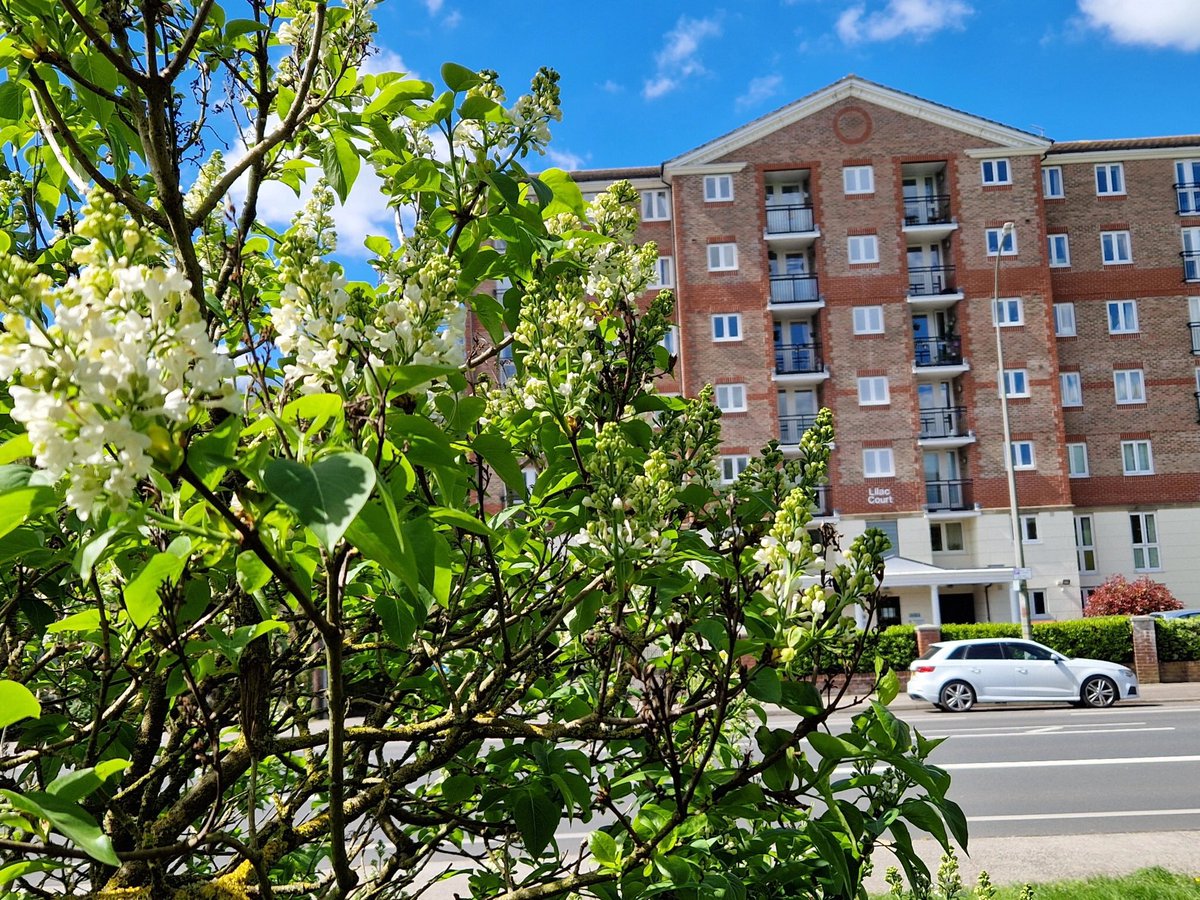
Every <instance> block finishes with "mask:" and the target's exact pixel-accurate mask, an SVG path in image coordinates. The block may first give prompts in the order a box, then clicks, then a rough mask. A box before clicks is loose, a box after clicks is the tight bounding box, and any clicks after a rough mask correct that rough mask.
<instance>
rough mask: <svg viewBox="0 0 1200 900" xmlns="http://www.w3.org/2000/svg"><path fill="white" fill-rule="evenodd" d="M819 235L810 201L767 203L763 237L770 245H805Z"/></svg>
mask: <svg viewBox="0 0 1200 900" xmlns="http://www.w3.org/2000/svg"><path fill="white" fill-rule="evenodd" d="M820 236H821V230H820V229H819V228H817V223H816V221H815V220H814V219H813V207H812V204H811V203H768V204H767V227H766V228H765V229H763V239H764V240H767V241H770V242H771V246H772V247H781V248H785V249H786V248H794V247H807V246H808V245H810V244H811V243H812V242H813V241H815V240H816V239H817V238H819V237H820Z"/></svg>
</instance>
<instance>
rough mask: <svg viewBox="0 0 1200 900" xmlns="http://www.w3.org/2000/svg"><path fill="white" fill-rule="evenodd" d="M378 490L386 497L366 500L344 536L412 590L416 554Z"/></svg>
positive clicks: (416, 580)
mask: <svg viewBox="0 0 1200 900" xmlns="http://www.w3.org/2000/svg"><path fill="white" fill-rule="evenodd" d="M380 494H381V497H383V498H386V499H382V500H380V501H379V502H371V503H368V504H367V505H366V506H364V507H363V508H362V511H361V512H359V514H358V517H357V518H356V519H355V520H354V521H353V522H351V523H350V527H349V528H348V529H346V540H348V541H349V542H350V543H351V544H353V545H354V546H355V547H357V548H358V551H359V552H360V553H362V555H363V556H365V557H366V558H367V559H370V560H374V561H375V562H377V563H379V564H380V565H381V566H383V567H384V568H385V569H387V570H388V571H389V572H391V573H392V574H393V575H395V576H396V577H397V578H399V579H400V580H401V581H403V582H404V584H405V586H406V587H407V588H408V589H409V590H410V591H412V592H413V593H414V594H415V593H416V592H417V587H418V586H419V585H420V579H419V577H418V575H417V561H416V558H415V557H414V555H413V550H412V547H411V546H410V545H409V543H408V542H407V541H406V540H405V539H404V533H403V531H402V530H401V529H400V524H399V521H398V519H397V517H396V515H395V513H394V508H393V507H392V506H391V503H390V502H389V501H390V497H388V496H387V494H386V493H385V492H382V491H381V492H380ZM397 643H400V642H399V641H398V642H397Z"/></svg>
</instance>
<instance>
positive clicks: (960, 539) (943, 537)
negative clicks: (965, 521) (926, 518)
mask: <svg viewBox="0 0 1200 900" xmlns="http://www.w3.org/2000/svg"><path fill="white" fill-rule="evenodd" d="M953 530H957V544H958V546H957V547H952V546H951V544H953V543H955V540H952V531H953ZM934 532H937V535H938V540H939V542H940V543H941V545H942V546H941V547H931V549H932V550H933V552H934V553H965V552H966V548H967V541H966V536H965V535H964V534H963V527H962V522H930V523H929V533H930V544H931V545H932V544H933V538H932V535H933V533H934Z"/></svg>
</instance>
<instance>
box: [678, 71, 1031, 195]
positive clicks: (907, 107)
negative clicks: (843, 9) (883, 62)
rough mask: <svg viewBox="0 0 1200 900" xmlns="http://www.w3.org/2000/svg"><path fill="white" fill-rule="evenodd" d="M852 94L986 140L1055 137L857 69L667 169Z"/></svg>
mask: <svg viewBox="0 0 1200 900" xmlns="http://www.w3.org/2000/svg"><path fill="white" fill-rule="evenodd" d="M850 98H855V99H859V100H863V101H865V102H867V103H871V104H874V105H875V106H882V107H884V108H885V109H891V110H894V111H895V112H899V113H904V114H905V115H910V116H915V117H916V118H919V119H924V120H926V121H929V122H933V123H935V124H938V125H942V126H944V127H946V128H952V129H954V130H955V131H961V132H964V133H966V134H970V135H974V136H976V137H978V138H979V139H980V140H981V141H982V142H983V144H984V145H989V146H1000V147H1008V148H1012V149H1026V150H1031V151H1037V152H1042V151H1045V150H1046V148H1048V147H1049V146H1050V145H1051V143H1052V142H1051V141H1049V140H1048V139H1046V138H1044V137H1041V136H1040V135H1036V134H1033V133H1031V132H1028V131H1021V130H1019V129H1017V128H1010V127H1009V126H1007V125H1002V124H1000V123H999V122H993V121H992V120H990V119H984V118H981V117H980V116H973V115H970V114H968V113H964V112H961V111H960V110H957V109H953V108H951V107H949V106H943V105H942V104H940V103H933V102H931V101H929V100H925V99H923V98H921V97H918V96H916V95H915V94H908V93H905V92H904V91H897V90H895V89H893V88H889V87H885V86H884V85H882V84H876V83H875V82H873V81H868V80H867V79H865V78H859V77H858V76H857V75H847V76H846V77H845V78H840V79H838V80H837V81H835V82H834V83H833V84H831V85H829V86H828V87H824V88H821V90H819V91H816V92H815V93H812V94H809V95H808V96H807V97H801V98H800V99H799V100H795V101H793V102H791V103H789V104H788V105H787V106H784V107H781V108H779V109H777V110H775V111H774V112H770V113H767V114H766V115H765V116H760V117H759V118H757V119H754V120H752V121H750V122H748V123H746V124H745V125H742V126H741V127H739V128H735V129H734V130H733V131H730V132H729V133H728V134H724V135H721V136H720V137H718V138H714V139H713V140H711V141H708V142H707V143H705V144H701V145H700V146H699V147H696V148H695V149H694V150H689V151H688V152H687V153H684V154H681V155H680V156H676V157H675V158H674V159H670V160H667V162H666V163H665V164H664V165H663V170H664V173H670V172H671V171H672V170H675V169H680V168H683V167H684V166H696V165H704V164H705V163H709V162H712V161H713V160H715V159H718V158H719V157H722V156H725V155H726V154H729V153H732V152H734V151H735V150H737V149H739V148H741V147H744V146H746V145H747V144H750V143H753V142H754V141H757V140H760V139H761V138H763V137H765V136H766V135H768V134H770V133H771V132H773V131H778V130H779V129H780V128H785V127H787V126H788V125H791V124H792V123H794V122H798V121H800V120H801V119H803V118H805V117H807V116H811V115H812V114H813V113H816V112H819V111H820V110H822V109H825V108H826V107H828V106H832V105H833V104H835V103H837V102H839V101H841V100H846V99H850Z"/></svg>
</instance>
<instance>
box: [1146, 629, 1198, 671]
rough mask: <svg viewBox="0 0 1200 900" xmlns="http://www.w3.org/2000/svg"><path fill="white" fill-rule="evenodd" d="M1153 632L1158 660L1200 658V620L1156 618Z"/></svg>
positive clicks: (1180, 660)
mask: <svg viewBox="0 0 1200 900" xmlns="http://www.w3.org/2000/svg"><path fill="white" fill-rule="evenodd" d="M1154 632H1155V642H1156V643H1157V645H1158V661H1159V662H1185V661H1189V660H1196V659H1200V621H1198V620H1197V619H1157V620H1156V621H1155V622H1154Z"/></svg>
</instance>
